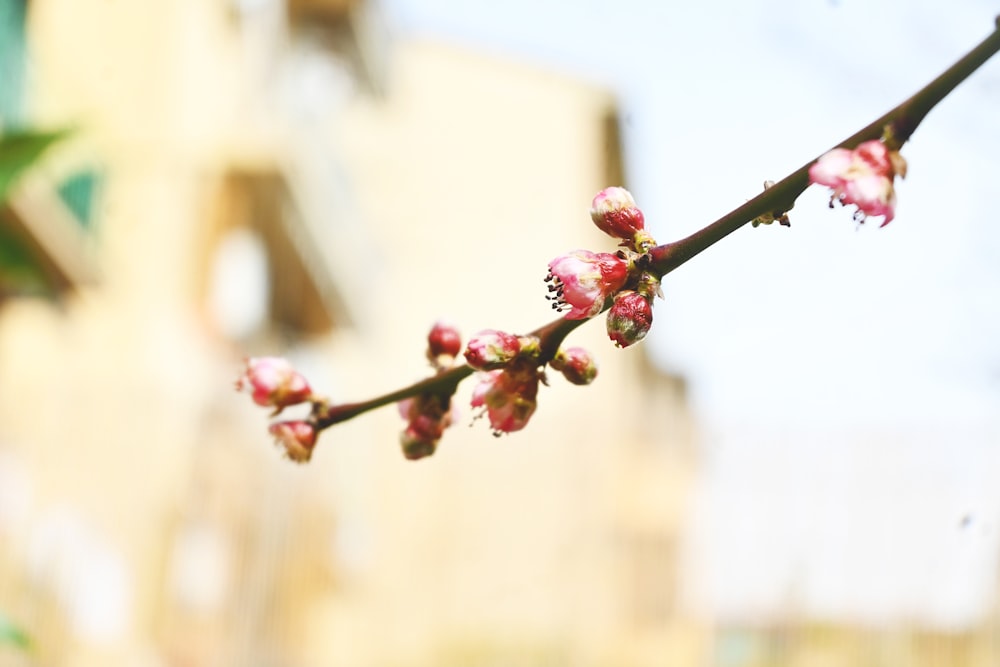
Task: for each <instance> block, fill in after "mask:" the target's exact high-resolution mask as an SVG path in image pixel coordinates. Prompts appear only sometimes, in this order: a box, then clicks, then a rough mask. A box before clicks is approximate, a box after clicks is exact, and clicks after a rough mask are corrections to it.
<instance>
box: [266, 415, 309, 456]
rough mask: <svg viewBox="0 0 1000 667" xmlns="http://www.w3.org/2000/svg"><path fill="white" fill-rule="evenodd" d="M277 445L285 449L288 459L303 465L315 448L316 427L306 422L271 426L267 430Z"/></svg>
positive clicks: (278, 423)
mask: <svg viewBox="0 0 1000 667" xmlns="http://www.w3.org/2000/svg"><path fill="white" fill-rule="evenodd" d="M268 431H270V432H271V435H273V436H274V439H275V441H276V442H277V444H279V445H281V446H282V447H284V448H285V453H286V454H287V455H288V458H290V459H291V460H293V461H295V462H296V463H305V462H306V461H308V460H309V459H310V457H312V452H313V448H314V447H316V436H317V433H316V427H314V426H313V425H312V424H310V423H309V422H307V421H302V420H298V421H287V422H277V423H274V424H271V426H270V427H269V428H268Z"/></svg>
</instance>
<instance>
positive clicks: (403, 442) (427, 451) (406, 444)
mask: <svg viewBox="0 0 1000 667" xmlns="http://www.w3.org/2000/svg"><path fill="white" fill-rule="evenodd" d="M437 444H438V441H437V440H428V439H426V438H424V437H423V436H422V435H420V434H418V433H416V432H415V431H414V430H413V429H411V428H407V429H406V430H405V431H403V432H402V433H401V434H400V435H399V446H400V448H401V449H402V450H403V456H405V457H406V460H407V461H416V460H418V459H422V458H426V457H428V456H431V455H433V454H434V452H435V451H437Z"/></svg>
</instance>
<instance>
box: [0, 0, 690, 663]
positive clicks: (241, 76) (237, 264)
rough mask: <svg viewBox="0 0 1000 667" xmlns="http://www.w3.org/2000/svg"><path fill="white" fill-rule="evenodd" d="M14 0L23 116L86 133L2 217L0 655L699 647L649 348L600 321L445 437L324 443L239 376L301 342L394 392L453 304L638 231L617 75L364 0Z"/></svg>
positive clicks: (537, 655) (401, 659)
mask: <svg viewBox="0 0 1000 667" xmlns="http://www.w3.org/2000/svg"><path fill="white" fill-rule="evenodd" d="M0 6H2V7H3V8H4V10H5V11H6V13H5V14H0V17H4V19H5V20H6V21H7V23H6V24H5V25H4V26H2V28H0V29H2V30H4V31H6V32H5V33H4V34H5V35H7V36H8V37H10V36H11V35H13V36H14V37H10V38H9V39H6V38H5V41H2V42H0V44H2V45H3V50H2V54H3V58H4V59H5V68H6V65H7V64H8V63H11V62H14V61H12V60H10V58H18V59H20V60H17V62H16V63H15V65H16V67H15V70H16V71H17V72H18V73H19V74H18V77H19V78H18V79H17V81H18V85H17V86H13V87H5V88H3V89H2V90H0V109H3V110H4V113H8V115H7V116H5V117H4V120H5V122H4V127H8V128H9V127H13V126H15V125H17V124H30V125H37V126H43V127H65V126H72V127H75V128H77V132H76V134H75V135H74V137H73V138H72V139H71V140H69V141H68V142H66V143H65V144H64V145H61V146H59V147H57V148H56V149H53V150H52V151H51V155H50V156H49V157H50V159H48V160H46V162H45V163H44V164H43V165H41V166H40V167H39V168H37V169H35V170H33V172H32V173H31V174H30V175H29V176H28V177H25V179H23V180H22V181H21V183H20V186H19V188H18V190H17V191H16V192H15V193H14V194H13V196H12V198H11V199H10V201H9V203H8V205H7V207H6V208H5V209H4V211H3V214H2V225H3V227H2V228H3V229H4V230H5V233H6V234H7V237H6V238H8V239H11V243H15V242H16V243H17V247H18V248H19V249H20V250H19V253H20V254H19V256H21V257H28V258H30V259H31V262H29V264H30V265H31V266H32V267H33V269H34V273H33V276H32V279H31V280H29V281H26V282H19V283H16V284H14V283H10V284H8V285H6V287H8V289H6V290H4V296H3V297H2V298H3V301H2V305H0V609H2V610H4V611H6V613H8V614H9V615H10V617H11V618H13V619H15V620H17V621H19V622H20V623H22V624H23V625H24V626H25V627H26V629H27V630H28V631H29V632H30V633H31V634H32V636H33V637H34V638H35V641H36V643H37V652H36V654H35V655H34V656H29V657H25V656H18V655H15V654H11V653H8V654H0V662H3V664H8V663H9V664H34V661H35V660H37V661H38V662H39V663H40V664H46V665H146V664H149V665H271V664H275V665H277V664H283V665H345V666H351V667H355V666H364V665H373V666H382V665H386V666H389V665H393V666H396V665H398V666H408V665H487V664H489V665H496V664H502V665H525V666H531V665H583V666H586V665H660V664H698V662H699V661H700V660H701V659H702V656H703V655H704V654H705V641H704V640H705V637H706V636H707V635H705V634H704V633H703V632H702V631H701V630H700V629H699V626H698V625H697V624H696V623H695V622H693V621H690V620H685V619H684V615H683V614H682V611H681V608H680V606H679V605H678V599H679V594H678V591H679V588H680V586H679V576H680V575H679V571H680V564H679V558H678V554H679V553H680V551H681V546H682V544H681V534H682V525H683V517H684V515H685V504H686V502H687V500H686V499H687V495H688V494H687V490H688V487H689V485H690V483H691V480H692V474H693V470H694V465H695V460H694V451H693V442H694V433H693V427H692V422H691V417H690V414H689V412H688V410H687V407H686V404H685V390H684V383H683V381H682V380H681V379H680V378H677V377H672V376H669V375H665V374H663V373H661V372H659V371H656V370H654V369H653V367H652V366H651V365H650V364H649V363H648V362H647V361H646V359H645V358H644V357H643V351H642V349H641V346H640V347H639V348H635V349H630V350H628V351H625V352H619V351H616V350H614V349H613V348H612V347H611V346H610V344H609V343H608V341H607V340H606V338H605V336H604V334H603V327H602V325H601V324H600V323H594V324H592V325H589V326H587V327H584V328H583V329H581V330H580V331H579V332H577V333H576V334H574V337H573V342H574V344H582V345H585V346H587V347H588V348H589V349H591V350H593V351H595V352H596V353H597V355H598V358H599V361H600V362H601V376H600V377H599V378H598V380H597V382H596V383H595V384H594V385H593V386H591V387H588V388H579V387H574V386H570V385H569V384H567V383H565V382H562V381H561V378H558V377H554V378H552V386H551V387H549V388H545V387H543V388H542V391H541V394H540V406H539V411H538V413H537V414H536V415H535V417H534V418H533V423H532V424H531V426H530V428H528V429H527V430H526V431H524V432H523V433H519V434H516V435H512V436H509V437H504V438H499V439H495V438H494V437H492V436H491V435H490V434H489V432H488V428H487V427H486V425H485V424H484V423H482V422H477V423H474V424H473V425H472V427H471V428H470V427H468V424H469V423H470V422H472V414H471V413H470V411H469V410H466V411H465V414H463V416H462V418H461V419H460V420H459V423H458V424H457V425H456V426H455V427H453V428H452V429H450V432H449V433H447V434H446V437H445V439H444V441H443V442H442V445H441V448H440V449H439V451H438V453H437V454H436V455H435V456H434V457H433V458H431V459H428V460H424V461H420V462H416V463H413V462H407V461H405V460H404V459H403V457H402V456H401V454H400V453H399V451H398V445H397V438H398V432H399V430H400V429H401V427H402V425H403V424H402V421H401V420H400V419H399V418H398V415H396V414H395V411H394V410H392V409H386V410H383V411H381V412H377V413H373V414H370V415H365V416H362V417H360V418H358V419H356V420H354V421H352V422H349V423H346V424H343V425H339V426H337V427H335V428H334V429H332V430H330V431H328V432H326V433H324V434H323V436H322V438H321V441H320V445H319V447H318V449H317V452H316V455H315V457H314V460H313V461H312V462H311V463H310V464H309V465H307V466H301V467H300V466H295V465H293V464H291V463H289V462H287V461H283V460H281V459H280V455H279V452H278V451H277V449H275V448H274V447H273V446H272V445H271V443H270V442H269V437H268V436H267V434H266V422H267V420H266V415H265V414H264V411H262V410H260V409H256V408H254V407H253V406H252V405H251V404H250V401H249V399H248V398H247V397H245V396H240V395H237V394H235V393H234V392H233V390H232V382H233V379H234V378H235V376H236V375H237V374H238V372H239V367H240V358H241V357H242V356H244V355H249V354H268V353H282V354H286V355H288V356H289V357H291V358H292V359H293V360H294V361H295V362H296V364H297V365H298V366H299V367H300V368H301V369H303V370H304V371H305V372H306V373H307V375H308V376H309V377H310V379H311V380H312V381H313V384H314V386H316V387H319V388H322V389H325V390H327V391H328V392H329V394H330V395H331V397H332V398H333V399H334V400H356V399H361V398H366V397H368V396H371V395H374V394H377V393H382V392H384V391H387V390H390V389H394V388H396V387H397V386H398V385H399V384H400V383H403V382H408V381H411V380H416V379H419V378H421V377H423V376H424V375H425V374H427V373H428V369H427V368H426V363H425V362H424V360H423V348H424V336H425V334H426V331H427V329H428V328H429V326H430V325H431V323H432V322H433V321H434V320H436V319H438V318H439V317H448V318H451V319H453V320H454V321H456V322H458V323H459V324H460V325H461V327H462V328H463V330H464V331H465V332H466V333H467V334H468V333H473V332H475V331H477V330H479V329H483V328H487V327H498V328H504V329H507V330H512V331H526V330H530V329H533V328H535V327H536V326H538V325H539V324H542V323H544V322H546V321H548V320H550V319H551V318H552V316H553V315H552V312H551V311H550V310H549V308H548V304H547V302H546V301H545V300H544V298H543V295H544V293H545V290H544V284H543V282H542V278H543V277H544V274H545V265H546V263H547V262H548V261H549V260H550V259H551V258H553V257H554V256H556V255H558V254H560V253H562V252H565V251H567V250H571V249H574V248H577V247H589V248H605V249H611V247H612V245H613V244H612V243H611V241H610V240H608V239H606V238H603V237H601V235H600V234H599V233H598V232H597V231H596V230H595V229H593V228H592V226H591V225H590V224H589V221H588V215H587V208H588V204H589V201H590V198H591V197H592V196H593V194H594V193H595V192H596V191H597V190H598V189H599V188H601V187H603V186H605V185H607V184H612V183H621V182H622V181H623V180H624V175H623V173H622V167H621V164H622V158H621V146H620V143H619V140H618V134H617V127H618V123H617V117H616V110H615V104H614V100H613V98H612V97H610V96H609V95H608V93H607V92H605V91H603V90H601V89H599V88H595V87H594V86H591V85H587V84H584V83H581V82H579V81H575V80H572V79H570V78H567V77H565V76H561V75H558V74H555V73H551V72H543V71H539V70H537V69H535V68H532V67H530V66H527V65H524V64H520V63H514V62H509V61H504V60H500V59H496V58H493V57H488V56H484V55H481V54H476V53H472V52H469V51H465V50H461V49H457V48H452V47H447V46H442V45H440V44H435V43H431V42H425V41H407V42H396V43H393V42H391V41H390V40H389V39H388V35H387V34H386V31H385V29H384V26H383V24H382V22H381V20H380V16H379V13H378V7H377V6H376V5H374V4H372V3H369V2H362V1H361V0H287V1H286V2H281V1H280V0H176V1H173V2H162V3H132V2H108V1H106V0H33V1H32V2H31V3H30V4H29V5H27V7H26V6H25V4H24V2H21V1H20V0H0ZM15 37H16V39H15ZM8 47H9V48H8ZM14 47H17V48H14ZM12 52H13V53H14V55H13V56H12V55H10V54H11V53H12ZM15 70H9V71H15ZM5 71H8V70H7V69H5ZM22 75H23V76H22ZM15 95H16V99H14V97H13V96H15ZM9 110H15V111H9ZM17 114H20V115H17ZM15 121H17V122H15ZM470 390H471V384H470V383H466V385H464V386H463V387H462V388H461V389H460V392H459V397H460V399H462V400H463V401H465V400H467V398H468V395H469V392H470ZM4 661H5V662H4Z"/></svg>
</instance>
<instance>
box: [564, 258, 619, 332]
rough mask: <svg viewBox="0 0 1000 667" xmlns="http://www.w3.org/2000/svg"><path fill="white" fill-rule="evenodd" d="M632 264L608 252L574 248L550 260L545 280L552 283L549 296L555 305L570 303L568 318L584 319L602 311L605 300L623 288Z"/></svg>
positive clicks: (568, 304)
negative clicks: (629, 264)
mask: <svg viewBox="0 0 1000 667" xmlns="http://www.w3.org/2000/svg"><path fill="white" fill-rule="evenodd" d="M628 273H629V266H628V263H627V262H625V260H623V259H621V258H619V257H618V256H617V255H612V254H611V253H607V252H590V251H589V250H574V251H573V252H571V253H569V254H566V255H561V256H559V257H556V258H555V259H554V260H552V261H551V262H549V274H548V275H547V276H546V277H545V282H548V283H551V284H550V285H549V291H550V292H554V294H552V295H550V296H549V297H548V299H549V300H550V301H552V302H553V303H552V307H553V308H554V309H556V310H559V311H561V310H563V309H564V308H566V307H567V306H569V307H570V311H569V312H568V313H566V319H568V320H582V319H586V318H588V317H593V316H594V315H596V314H598V313H599V312H601V309H602V308H604V301H605V300H606V299H607V298H608V297H609V296H612V295H613V294H614V293H615V292H617V291H618V290H620V289H621V288H622V286H623V285H624V284H625V281H626V280H628Z"/></svg>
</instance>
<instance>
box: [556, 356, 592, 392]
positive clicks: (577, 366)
mask: <svg viewBox="0 0 1000 667" xmlns="http://www.w3.org/2000/svg"><path fill="white" fill-rule="evenodd" d="M549 366H551V367H552V369H553V370H557V371H559V372H560V373H562V374H563V376H565V378H566V379H567V380H569V381H570V382H572V383H573V384H579V385H584V384H590V383H591V382H593V381H594V378H596V377H597V364H596V363H595V362H594V358H593V357H592V356H590V352H587V351H586V350H585V349H583V348H582V347H569V348H566V349H564V350H562V349H561V350H559V351H558V352H556V356H555V357H553V358H552V361H551V362H550V363H549Z"/></svg>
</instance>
